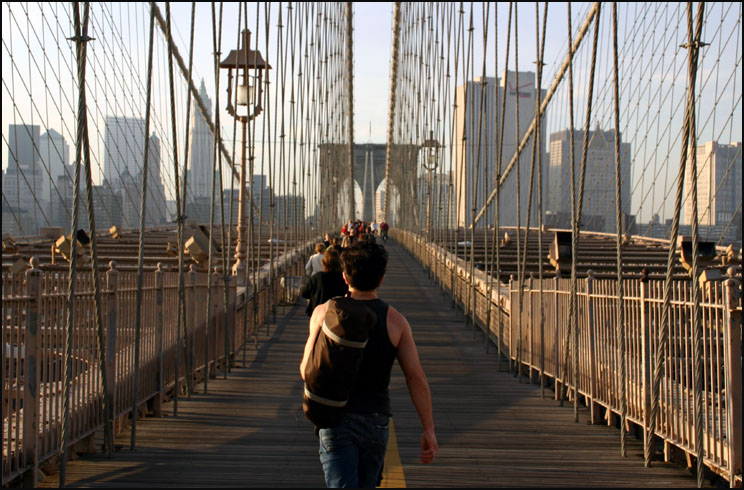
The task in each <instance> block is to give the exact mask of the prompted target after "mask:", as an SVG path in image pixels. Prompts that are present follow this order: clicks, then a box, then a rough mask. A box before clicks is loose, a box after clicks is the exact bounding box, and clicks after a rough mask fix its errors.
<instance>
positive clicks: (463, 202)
mask: <svg viewBox="0 0 744 490" xmlns="http://www.w3.org/2000/svg"><path fill="white" fill-rule="evenodd" d="M518 80H519V82H518V86H517V73H516V72H512V71H507V72H506V73H505V75H504V76H502V77H501V78H495V77H485V78H483V77H476V78H475V79H474V80H473V81H469V82H467V83H466V84H465V85H462V86H460V87H457V92H456V104H457V107H456V109H455V140H454V142H453V144H454V147H455V148H454V149H455V152H454V159H455V160H454V168H455V174H454V191H455V206H456V207H455V210H454V212H455V213H456V217H457V225H458V226H469V225H470V223H471V221H472V212H473V208H475V212H476V215H477V214H478V213H479V212H480V210H481V209H482V208H483V206H484V204H485V203H486V200H487V199H488V197H489V196H490V195H491V194H492V193H493V190H494V189H495V185H496V184H495V179H496V171H497V159H498V155H499V148H501V162H502V163H501V168H502V173H503V172H504V171H505V170H506V168H507V166H508V164H509V162H510V161H511V160H512V157H513V156H514V155H515V153H516V151H517V148H518V145H519V143H520V142H521V140H522V138H523V137H524V135H525V133H526V132H527V129H528V128H529V126H530V125H531V124H532V120H533V118H534V116H535V98H536V94H537V90H536V87H535V74H534V73H533V72H521V71H520V72H518ZM544 93H545V91H544V90H543V92H542V94H543V95H544ZM517 99H518V100H519V114H518V118H517V113H516V108H517ZM502 105H504V121H503V126H502V125H501V123H500V121H501V112H502V108H501V107H502ZM517 119H518V122H519V136H517ZM543 120H544V115H543ZM544 131H545V130H544V125H543V129H542V134H543V135H544ZM502 135H503V143H502V140H501V138H502ZM541 141H542V142H543V143H541V146H543V147H544V141H545V140H544V138H541ZM538 151H541V150H540V149H538ZM546 160H547V159H546V158H545V156H544V153H543V157H542V161H541V163H542V171H543V196H545V195H547V190H548V185H547V184H548V182H547V171H546V169H547V161H546ZM518 166H519V172H520V175H519V200H517V194H518V193H517V165H516V164H515V166H514V168H512V170H511V172H510V173H509V175H508V176H507V178H506V180H505V182H504V184H503V185H502V187H501V189H500V192H499V203H498V204H499V225H500V226H516V225H517V223H518V220H517V218H518V214H519V215H520V220H521V221H520V222H521V225H522V226H524V225H525V224H527V206H528V198H529V188H530V174H531V169H532V138H530V140H529V141H528V143H527V145H526V146H525V147H524V149H523V151H522V153H521V155H520V157H519V165H518ZM537 178H538V174H537V170H536V171H535V175H534V179H533V192H532V213H531V218H530V226H536V225H537V223H538V212H537V205H538V196H537ZM474 196H475V202H474V201H473V197H474ZM517 202H519V209H518V206H517ZM495 209H496V203H492V204H491V206H490V208H489V211H488V213H487V214H486V215H485V216H484V217H482V218H481V221H480V225H481V226H482V225H484V224H488V225H493V224H494V222H495Z"/></svg>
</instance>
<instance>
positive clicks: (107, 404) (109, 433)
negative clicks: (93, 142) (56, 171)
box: [80, 4, 114, 456]
mask: <svg viewBox="0 0 744 490" xmlns="http://www.w3.org/2000/svg"><path fill="white" fill-rule="evenodd" d="M84 17H85V18H84V21H83V24H84V29H85V32H84V33H83V40H82V41H83V42H84V43H85V42H87V41H88V40H90V38H87V24H88V19H87V18H88V4H86V10H85V14H84ZM82 63H83V66H82V78H81V80H82V85H83V89H82V90H81V92H80V96H81V97H82V99H83V102H82V104H83V106H85V107H86V111H84V112H83V113H82V116H83V118H84V120H83V152H84V155H83V156H84V164H85V176H86V189H87V199H86V200H87V210H88V226H89V228H90V250H91V259H92V262H93V270H92V272H93V289H94V298H95V300H94V302H95V309H96V332H97V337H96V340H97V343H98V352H99V366H100V369H101V383H102V390H103V414H104V417H103V419H104V447H105V448H106V452H107V454H108V455H109V456H111V455H112V453H113V445H114V444H113V429H112V427H111V425H110V419H111V413H112V410H111V397H110V396H109V395H108V383H109V381H111V380H109V379H108V376H107V372H106V369H105V365H106V355H107V353H106V342H105V339H104V334H103V315H102V312H101V287H100V280H99V274H98V245H97V243H98V240H97V238H96V221H95V213H94V206H93V175H92V169H91V163H90V141H89V139H88V115H87V106H88V102H87V94H86V92H85V87H84V85H85V70H86V66H87V46H86V45H83V50H82ZM109 354H110V355H113V353H109Z"/></svg>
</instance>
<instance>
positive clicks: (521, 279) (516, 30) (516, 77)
mask: <svg viewBox="0 0 744 490" xmlns="http://www.w3.org/2000/svg"><path fill="white" fill-rule="evenodd" d="M518 10H519V5H518V3H517V2H514V146H515V147H514V152H515V153H516V154H517V156H516V158H517V268H518V269H517V283H518V284H519V286H518V289H519V292H518V295H519V296H518V299H517V301H518V302H519V308H517V312H518V314H519V318H517V348H516V350H515V352H514V376H515V377H517V379H518V380H519V381H520V382H521V381H522V378H520V377H519V374H520V373H521V371H522V361H521V357H520V354H521V352H520V351H521V350H522V317H523V316H524V315H522V308H523V305H524V277H523V276H522V273H521V272H522V271H521V270H519V263H520V259H521V254H522V250H521V249H522V247H521V235H522V203H521V201H522V183H521V182H520V173H521V171H520V169H521V167H522V165H521V162H520V161H519V159H520V157H521V152H520V151H519V149H518V148H517V142H518V141H519V37H518V33H519V28H518V26H517V11H518ZM506 68H507V70H505V72H504V78H507V77H508V68H509V67H508V66H507V67H506ZM507 83H508V82H507V80H504V87H506V84H507ZM504 102H506V94H504ZM473 215H475V211H473ZM473 221H475V219H473ZM473 226H475V223H473ZM527 232H528V233H529V224H528V227H527ZM525 235H526V233H525Z"/></svg>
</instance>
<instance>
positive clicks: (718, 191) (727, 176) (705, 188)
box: [683, 141, 742, 241]
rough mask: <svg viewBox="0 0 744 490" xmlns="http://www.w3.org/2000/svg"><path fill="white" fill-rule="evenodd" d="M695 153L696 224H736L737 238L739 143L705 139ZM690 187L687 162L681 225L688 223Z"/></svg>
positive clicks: (690, 217) (690, 203)
mask: <svg viewBox="0 0 744 490" xmlns="http://www.w3.org/2000/svg"><path fill="white" fill-rule="evenodd" d="M696 154H697V173H698V175H697V202H698V223H699V224H700V225H704V226H711V227H726V226H728V225H729V224H732V225H731V226H732V227H736V225H737V224H738V227H739V240H740V241H741V183H742V182H741V142H737V143H733V144H730V145H726V144H719V143H718V142H716V141H708V142H707V143H705V144H703V145H699V146H698V147H697V152H696ZM690 158H691V157H690ZM691 190H692V179H691V165H690V162H689V161H688V163H687V172H686V175H685V201H684V209H685V216H684V221H683V224H685V225H691V224H692V194H691ZM737 216H738V217H737Z"/></svg>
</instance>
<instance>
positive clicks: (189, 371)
mask: <svg viewBox="0 0 744 490" xmlns="http://www.w3.org/2000/svg"><path fill="white" fill-rule="evenodd" d="M195 17H196V2H191V36H190V37H191V41H190V43H189V70H188V79H187V81H186V83H187V85H190V84H191V79H192V76H191V75H192V68H193V61H194V19H195ZM190 124H191V90H188V91H187V95H186V138H185V139H184V145H185V148H184V150H183V174H182V176H183V181H182V182H183V183H182V184H181V190H182V191H183V201H182V203H181V205H182V211H181V214H182V215H183V219H186V197H187V194H188V190H189V188H188V176H189V173H188V171H187V170H186V169H187V166H188V162H189V150H190V149H191V148H190V145H189V132H190V129H191V128H190ZM183 240H184V235H183V232H181V234H180V239H179V241H178V242H179V243H178V248H179V250H178V255H179V257H181V258H182V257H183V253H184V252H183ZM180 260H181V259H180V258H179V261H180ZM179 273H180V274H183V267H181V271H180V272H179ZM181 307H182V308H183V309H184V312H183V318H184V320H185V319H186V311H185V310H186V302H185V301H184V302H182V303H181ZM186 325H187V323H186ZM193 340H194V338H193V332H192V333H191V334H189V332H188V331H187V328H186V326H184V332H183V348H184V361H185V368H186V396H187V397H189V398H191V393H193V391H194V389H193V380H194V352H193Z"/></svg>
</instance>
